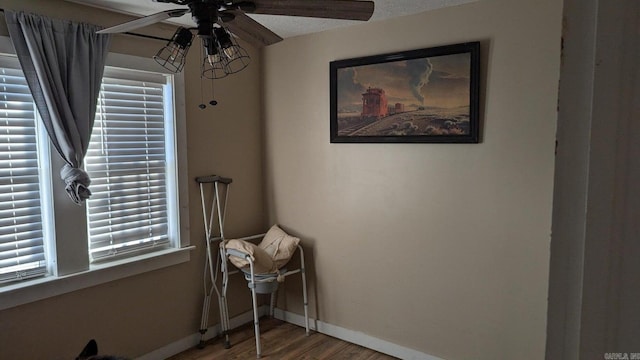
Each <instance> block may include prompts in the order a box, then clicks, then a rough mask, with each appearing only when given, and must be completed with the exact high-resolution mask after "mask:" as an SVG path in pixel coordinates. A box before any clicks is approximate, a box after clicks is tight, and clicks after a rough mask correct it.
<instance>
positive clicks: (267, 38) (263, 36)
mask: <svg viewBox="0 0 640 360" xmlns="http://www.w3.org/2000/svg"><path fill="white" fill-rule="evenodd" d="M226 12H228V13H232V14H233V15H234V18H233V20H228V21H225V22H224V26H226V27H227V28H229V30H230V31H231V32H232V33H233V34H234V35H236V36H238V37H239V38H241V39H243V40H246V41H248V42H249V43H250V44H252V45H254V46H257V47H261V46H266V45H271V44H275V43H277V42H279V41H282V38H281V37H280V36H278V34H276V33H274V32H273V31H271V30H269V29H267V28H266V27H264V26H262V24H260V23H259V22H257V21H255V20H253V19H252V18H250V17H248V16H247V15H245V14H244V13H242V12H240V11H226ZM222 18H223V19H224V16H223V17H222Z"/></svg>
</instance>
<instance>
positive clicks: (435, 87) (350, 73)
mask: <svg viewBox="0 0 640 360" xmlns="http://www.w3.org/2000/svg"><path fill="white" fill-rule="evenodd" d="M470 59H471V57H470V54H469V53H462V54H453V55H443V56H433V57H429V58H420V59H413V60H403V61H393V62H388V63H381V64H373V65H362V66H355V67H348V68H342V69H338V112H358V111H360V110H361V109H362V93H364V92H365V91H366V89H367V88H369V87H372V88H382V89H383V90H384V91H385V93H386V95H387V100H388V102H389V104H390V105H392V104H395V103H402V104H404V105H405V108H406V109H407V110H409V109H416V108H417V107H419V106H425V107H444V108H453V107H459V106H469V72H470V61H471V60H470Z"/></svg>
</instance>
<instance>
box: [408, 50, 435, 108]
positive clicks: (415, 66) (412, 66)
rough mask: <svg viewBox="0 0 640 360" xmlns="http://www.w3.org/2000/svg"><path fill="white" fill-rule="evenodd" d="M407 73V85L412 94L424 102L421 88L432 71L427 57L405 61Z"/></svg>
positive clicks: (426, 82) (427, 80)
mask: <svg viewBox="0 0 640 360" xmlns="http://www.w3.org/2000/svg"><path fill="white" fill-rule="evenodd" d="M406 69H407V74H408V75H409V86H410V87H411V92H412V93H413V96H415V98H416V99H417V100H418V101H420V103H421V104H424V96H423V95H422V88H424V87H425V86H426V85H427V84H428V83H429V77H430V75H431V72H432V71H433V66H432V65H431V62H430V61H429V59H428V58H423V59H416V60H407V62H406Z"/></svg>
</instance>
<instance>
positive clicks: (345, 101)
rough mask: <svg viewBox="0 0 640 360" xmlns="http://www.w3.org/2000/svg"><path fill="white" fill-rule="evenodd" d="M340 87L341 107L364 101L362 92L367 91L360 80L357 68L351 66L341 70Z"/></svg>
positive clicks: (339, 76) (339, 102)
mask: <svg viewBox="0 0 640 360" xmlns="http://www.w3.org/2000/svg"><path fill="white" fill-rule="evenodd" d="M338 89H340V91H339V92H338V95H339V99H338V104H339V105H340V106H341V107H344V108H349V107H352V106H353V105H356V104H358V105H360V104H361V103H362V93H363V92H364V91H365V87H364V85H362V84H360V83H359V82H358V73H357V71H356V69H355V68H352V67H349V68H344V69H340V70H339V73H338Z"/></svg>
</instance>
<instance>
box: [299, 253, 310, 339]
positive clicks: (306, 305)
mask: <svg viewBox="0 0 640 360" xmlns="http://www.w3.org/2000/svg"><path fill="white" fill-rule="evenodd" d="M298 249H300V275H301V276H302V299H303V300H304V328H305V332H306V335H307V336H309V300H308V299H307V275H306V272H305V268H304V251H303V250H302V246H300V245H298Z"/></svg>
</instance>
